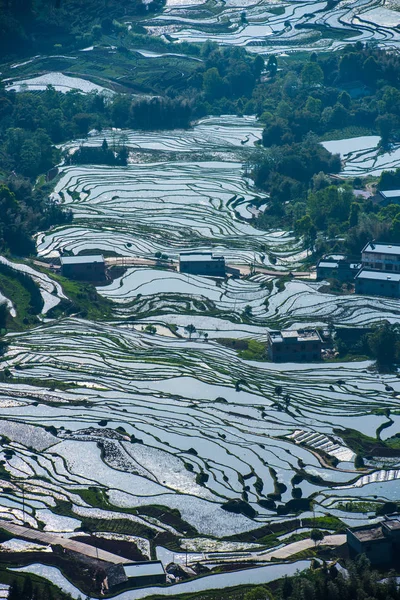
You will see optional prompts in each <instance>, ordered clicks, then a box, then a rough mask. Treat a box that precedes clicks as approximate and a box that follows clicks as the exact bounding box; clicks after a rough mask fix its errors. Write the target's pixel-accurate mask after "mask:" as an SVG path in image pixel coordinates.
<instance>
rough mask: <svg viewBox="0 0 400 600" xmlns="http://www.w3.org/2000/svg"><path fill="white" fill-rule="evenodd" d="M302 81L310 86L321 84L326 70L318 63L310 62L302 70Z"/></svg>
mask: <svg viewBox="0 0 400 600" xmlns="http://www.w3.org/2000/svg"><path fill="white" fill-rule="evenodd" d="M301 81H302V82H303V85H305V86H308V87H311V86H315V85H321V84H322V83H323V81H324V72H323V70H322V69H321V67H320V66H319V65H318V64H317V63H315V62H308V63H306V64H305V65H304V67H303V68H302V70H301Z"/></svg>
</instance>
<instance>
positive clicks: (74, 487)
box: [0, 319, 400, 538]
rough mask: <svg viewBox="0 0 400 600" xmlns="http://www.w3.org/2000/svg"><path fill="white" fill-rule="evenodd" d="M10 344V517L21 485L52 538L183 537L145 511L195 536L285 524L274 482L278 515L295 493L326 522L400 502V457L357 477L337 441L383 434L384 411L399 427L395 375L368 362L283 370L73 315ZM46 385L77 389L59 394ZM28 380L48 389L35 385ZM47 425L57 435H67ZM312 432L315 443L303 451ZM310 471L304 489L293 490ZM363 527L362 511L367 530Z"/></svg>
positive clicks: (5, 510) (6, 390) (16, 513)
mask: <svg viewBox="0 0 400 600" xmlns="http://www.w3.org/2000/svg"><path fill="white" fill-rule="evenodd" d="M12 337H14V339H15V342H14V340H13V339H12ZM10 342H11V347H10V350H9V351H8V353H7V355H6V356H5V360H6V362H5V365H6V366H7V367H8V368H9V369H10V371H11V373H12V376H13V377H15V378H17V381H18V385H17V386H16V385H15V384H11V383H10V384H4V383H3V384H1V393H2V396H1V399H0V401H1V404H2V407H3V410H2V416H3V419H4V420H3V421H2V422H1V433H2V434H3V435H5V436H7V438H9V441H8V442H7V443H6V444H4V445H3V450H2V455H1V457H2V458H4V459H5V460H6V467H5V468H6V470H7V471H8V472H9V473H10V474H11V475H12V478H13V482H12V486H11V489H9V490H8V491H6V492H5V494H4V496H3V499H2V508H1V511H2V515H3V516H6V517H8V518H12V519H13V520H15V521H16V522H21V520H22V510H21V509H22V506H21V502H22V487H21V486H22V483H24V484H25V485H24V488H25V501H26V506H27V509H26V510H27V515H26V516H25V519H26V520H28V522H30V523H31V524H32V526H37V525H38V523H39V521H41V522H44V523H45V524H46V529H47V530H53V531H60V530H62V531H71V530H72V529H74V528H75V527H78V526H79V524H80V522H81V521H82V519H84V518H88V517H94V518H102V519H108V520H110V519H111V520H112V519H121V518H125V519H128V520H129V521H131V522H132V523H135V524H136V526H139V525H140V526H141V527H142V528H144V527H145V528H148V529H149V530H153V531H159V532H161V531H167V532H169V533H170V534H171V535H173V536H176V537H177V538H179V537H181V536H182V535H183V533H182V531H179V528H178V529H176V528H175V527H172V526H170V525H165V524H164V523H163V522H162V521H159V520H158V519H156V518H149V517H146V516H145V514H141V507H145V506H148V505H161V506H165V507H169V508H171V509H172V508H176V509H178V510H179V512H180V514H181V516H182V519H183V521H184V522H186V523H187V524H188V525H187V527H188V528H192V529H191V536H192V537H193V533H194V532H196V534H197V535H201V536H206V537H207V536H211V537H217V538H221V537H226V536H230V535H234V534H237V533H243V532H246V531H250V530H252V529H254V528H256V527H257V526H260V525H261V524H263V523H265V522H266V521H269V520H272V521H274V520H277V519H278V520H281V519H285V518H287V517H284V516H283V517H282V516H279V515H278V516H277V515H276V511H275V510H273V509H272V508H270V509H267V508H264V507H263V506H261V505H260V504H259V501H260V500H262V499H266V496H267V494H270V493H273V492H274V490H275V489H276V485H277V484H284V487H283V488H282V489H281V499H280V500H278V503H277V505H278V506H279V505H282V506H283V505H285V504H286V503H287V502H288V501H289V500H290V499H291V498H292V489H293V488H294V487H296V488H300V489H301V490H302V493H303V497H305V498H308V497H310V496H314V497H315V500H316V511H317V513H318V514H323V513H324V512H325V511H328V510H329V512H330V513H332V514H338V515H340V516H341V518H343V519H344V521H345V522H349V523H354V522H355V517H354V515H352V514H349V515H346V512H345V511H343V510H337V509H335V503H336V502H338V501H339V500H340V501H343V498H346V499H348V498H352V497H353V498H354V497H357V498H360V497H362V498H363V500H364V501H365V500H369V501H371V502H377V501H383V500H385V499H393V498H395V497H396V494H397V495H398V493H399V475H400V471H399V470H398V468H399V460H400V459H397V462H396V461H394V462H392V464H391V468H390V470H389V471H382V470H381V469H380V468H379V467H375V469H374V468H373V467H372V468H371V470H372V474H369V475H367V476H365V475H363V474H362V473H361V474H360V473H357V472H356V471H355V470H354V466H353V463H352V460H353V458H354V455H353V454H352V453H351V452H350V451H349V450H348V449H346V447H345V445H344V444H343V442H342V441H341V440H340V437H339V438H338V436H337V434H334V433H333V428H335V427H354V423H355V422H356V423H357V428H358V429H359V430H360V431H362V432H363V433H365V434H366V435H372V436H374V435H375V431H376V429H377V428H378V427H379V426H380V425H381V424H382V423H384V422H385V421H387V418H386V417H385V416H381V417H379V416H377V415H376V414H374V413H376V412H377V411H379V409H383V408H390V409H391V410H392V411H393V413H394V424H393V425H392V428H391V429H392V434H393V433H394V432H395V429H396V427H397V424H398V417H397V416H396V413H397V412H398V410H399V399H398V397H396V395H395V394H393V393H392V392H388V391H387V389H389V388H388V386H390V387H391V388H394V389H395V390H396V391H397V394H398V393H399V391H400V385H399V383H398V379H397V378H396V377H395V376H378V375H376V374H374V373H373V372H371V371H369V370H368V368H367V367H368V363H350V364H347V365H346V364H340V363H337V364H321V365H312V366H311V365H290V367H289V366H288V368H287V369H285V370H282V366H279V365H274V364H270V363H250V362H246V361H244V360H241V359H239V358H238V357H237V356H236V355H235V353H234V352H233V351H231V350H228V349H226V348H222V347H221V346H219V345H217V344H215V343H213V342H211V341H209V342H205V341H201V340H200V341H199V340H195V341H194V340H192V341H188V340H180V339H173V338H164V337H162V336H151V335H146V334H144V333H142V332H138V331H135V330H134V329H132V328H127V327H125V326H123V325H115V324H114V325H111V324H110V325H105V324H101V325H100V324H96V323H90V322H86V321H83V320H77V319H69V320H65V321H62V322H58V323H53V324H51V323H49V324H48V325H44V326H41V327H39V328H38V329H36V330H32V331H30V332H27V333H25V334H18V335H15V336H11V339H10ZM46 378H49V379H51V380H52V381H59V382H62V383H63V384H64V385H66V384H68V385H69V386H70V389H69V390H68V392H62V391H60V390H57V389H56V390H49V389H48V388H46V385H45V381H46ZM32 380H35V381H37V382H40V381H43V385H42V386H40V385H39V386H38V387H33V386H32V385H30V384H29V382H30V381H32ZM239 380H241V381H242V384H241V389H240V391H236V390H235V385H236V383H237V381H239ZM24 381H26V382H27V383H26V384H24ZM278 383H279V384H280V385H281V386H282V387H283V394H284V395H285V396H289V397H290V404H289V405H286V407H285V403H284V402H283V401H282V400H281V399H280V397H279V396H278V395H277V394H276V391H275V388H276V385H277V384H278ZM322 407H323V409H322ZM46 426H47V427H49V426H53V427H55V428H56V429H57V437H56V436H55V435H54V432H53V431H46V430H45V429H43V427H46ZM302 437H304V442H305V445H302V446H299V445H298V444H299V442H300V441H301V439H302ZM132 442H134V443H132ZM10 449H12V450H13V456H12V457H11V458H10V457H8V458H7V451H9V450H10ZM318 449H324V450H325V452H327V453H328V454H330V453H331V454H332V455H333V456H337V457H338V458H339V460H340V461H341V462H339V465H338V469H337V470H331V469H328V468H325V467H321V465H320V463H319V461H318V459H317V458H316V456H315V455H314V454H313V450H318ZM339 450H340V451H339ZM300 465H302V466H300ZM300 472H301V473H302V476H303V480H302V481H300V483H297V484H293V482H292V478H293V475H294V474H295V473H300ZM315 475H318V481H316V480H315V478H314V479H313V477H312V476H315ZM383 484H384V485H383ZM89 486H95V487H97V488H98V489H100V490H103V492H104V496H103V497H104V501H105V502H106V504H105V505H104V506H103V507H102V508H100V507H99V508H93V507H90V506H89V505H88V504H87V502H85V500H84V498H85V496H81V494H80V491H81V490H83V489H85V488H87V487H89ZM240 497H245V498H247V499H248V502H249V503H250V505H251V506H252V507H253V508H254V509H255V510H256V511H257V514H256V516H255V518H254V519H250V518H248V517H246V516H245V515H241V514H239V515H238V514H233V513H230V512H226V511H225V510H223V508H222V505H223V504H224V503H225V502H227V501H228V500H232V499H235V498H240ZM60 499H65V500H68V501H69V502H70V503H71V504H70V515H69V517H68V518H66V517H65V516H59V515H57V514H53V512H52V510H53V509H54V508H55V505H56V502H57V500H60ZM121 509H122V510H124V511H127V510H128V512H124V513H121V512H120V511H121ZM56 512H57V511H56ZM366 518H367V515H364V514H360V515H358V519H359V521H360V522H362V521H364V520H365V519H366ZM356 520H357V519H356ZM71 528H72V529H71Z"/></svg>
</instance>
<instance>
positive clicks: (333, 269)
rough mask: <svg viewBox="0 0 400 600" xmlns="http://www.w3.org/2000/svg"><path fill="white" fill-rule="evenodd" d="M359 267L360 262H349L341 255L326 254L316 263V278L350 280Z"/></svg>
mask: <svg viewBox="0 0 400 600" xmlns="http://www.w3.org/2000/svg"><path fill="white" fill-rule="evenodd" d="M360 269H361V265H360V264H358V263H351V262H349V261H348V260H346V259H344V258H343V257H341V256H326V257H324V258H321V259H320V260H319V261H318V263H317V279H318V280H321V279H338V280H339V281H350V280H352V279H354V275H355V274H356V273H357V272H358V271H359V270H360Z"/></svg>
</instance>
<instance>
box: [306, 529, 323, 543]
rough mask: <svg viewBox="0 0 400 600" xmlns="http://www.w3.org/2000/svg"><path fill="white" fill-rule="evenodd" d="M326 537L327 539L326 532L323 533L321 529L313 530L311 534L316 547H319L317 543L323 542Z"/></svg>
mask: <svg viewBox="0 0 400 600" xmlns="http://www.w3.org/2000/svg"><path fill="white" fill-rule="evenodd" d="M324 537H325V536H324V532H323V531H321V530H320V529H312V530H311V532H310V538H311V539H312V541H313V542H314V545H315V546H316V545H317V542H322V540H323V539H324Z"/></svg>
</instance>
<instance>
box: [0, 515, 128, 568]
mask: <svg viewBox="0 0 400 600" xmlns="http://www.w3.org/2000/svg"><path fill="white" fill-rule="evenodd" d="M0 528H1V529H4V530H5V531H8V532H9V533H11V534H12V535H15V536H16V537H19V538H23V539H25V540H33V541H35V542H41V543H42V544H52V545H56V544H57V545H59V546H62V547H63V548H65V549H66V550H72V551H73V552H78V553H79V554H84V555H85V556H89V557H90V558H95V559H98V560H104V561H105V562H108V563H114V564H129V563H131V562H132V561H131V560H128V559H127V558H122V557H121V556H117V555H116V554H112V553H111V552H106V551H105V550H101V549H100V548H96V547H94V546H88V544H83V543H82V542H75V541H74V540H70V539H68V538H63V537H61V536H58V535H56V534H54V533H48V532H46V531H38V530H37V529H30V528H29V527H22V526H21V525H15V524H14V523H10V522H9V521H3V520H0Z"/></svg>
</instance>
